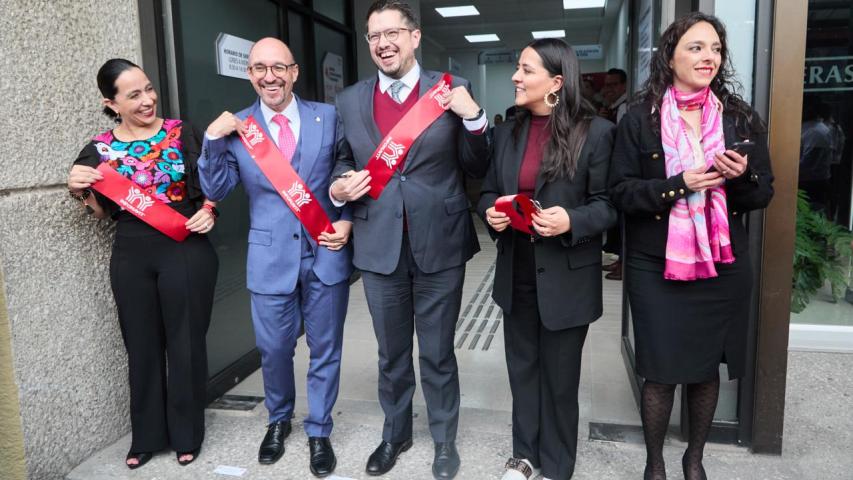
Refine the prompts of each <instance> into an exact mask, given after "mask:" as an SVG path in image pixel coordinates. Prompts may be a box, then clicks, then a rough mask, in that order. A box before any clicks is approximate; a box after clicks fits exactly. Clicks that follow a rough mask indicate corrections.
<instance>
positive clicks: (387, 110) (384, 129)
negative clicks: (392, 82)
mask: <svg viewBox="0 0 853 480" xmlns="http://www.w3.org/2000/svg"><path fill="white" fill-rule="evenodd" d="M420 84H421V82H420V81H418V83H416V84H415V87H414V88H413V89H412V91H411V92H409V96H408V97H406V100H405V101H403V103H397V102H395V101H394V99H393V98H391V89H390V88H389V89H388V90H385V93H384V94H383V93H382V92H380V91H379V82H376V89H374V90H373V119H374V120H375V121H376V126H377V127H379V133H380V134H381V135H382V137H383V138H384V137H385V135H388V133H389V132H391V129H392V128H394V125H397V122H399V121H400V119H402V118H403V115H405V114H406V112H408V111H409V109H410V108H412V107H413V106H414V105H415V104H416V103H418V93H419V92H420Z"/></svg>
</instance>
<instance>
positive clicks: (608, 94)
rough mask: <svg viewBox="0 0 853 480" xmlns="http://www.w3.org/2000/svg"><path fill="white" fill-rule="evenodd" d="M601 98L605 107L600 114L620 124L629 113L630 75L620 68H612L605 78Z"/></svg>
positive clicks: (600, 110)
mask: <svg viewBox="0 0 853 480" xmlns="http://www.w3.org/2000/svg"><path fill="white" fill-rule="evenodd" d="M601 98H602V100H603V101H604V105H602V107H601V108H600V109H599V111H598V114H599V115H601V116H602V117H604V118H606V119H608V120H610V121H611V122H613V123H615V124H618V123H619V120H622V117H623V116H624V115H625V112H627V111H628V74H627V73H625V70H622V69H620V68H611V69H610V70H608V71H607V75H605V76H604V85H603V86H602V87H601Z"/></svg>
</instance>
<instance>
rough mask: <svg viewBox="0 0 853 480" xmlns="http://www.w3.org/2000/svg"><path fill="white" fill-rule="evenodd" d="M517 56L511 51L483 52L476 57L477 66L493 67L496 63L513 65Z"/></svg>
mask: <svg viewBox="0 0 853 480" xmlns="http://www.w3.org/2000/svg"><path fill="white" fill-rule="evenodd" d="M517 61H518V55H517V54H516V53H515V52H514V51H512V50H483V51H482V52H480V54H479V55H477V64H478V65H494V64H496V63H515V62H517Z"/></svg>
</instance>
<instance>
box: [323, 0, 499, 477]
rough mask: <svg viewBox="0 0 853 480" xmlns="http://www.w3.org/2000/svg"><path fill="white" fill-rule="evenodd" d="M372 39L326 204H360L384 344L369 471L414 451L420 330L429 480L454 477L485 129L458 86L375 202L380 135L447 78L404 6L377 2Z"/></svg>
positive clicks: (352, 92)
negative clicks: (476, 184)
mask: <svg viewBox="0 0 853 480" xmlns="http://www.w3.org/2000/svg"><path fill="white" fill-rule="evenodd" d="M366 38H367V41H368V43H369V45H370V54H371V57H372V58H373V61H374V63H376V65H377V67H378V68H379V72H378V74H377V75H376V76H372V77H371V78H368V79H366V80H362V81H360V82H359V83H356V84H355V85H352V86H351V87H349V88H347V89H346V90H344V91H343V92H341V93H340V94H338V97H337V108H338V122H339V123H338V132H337V135H338V142H337V148H338V153H337V155H338V158H337V164H336V166H335V169H334V174H335V177H337V179H336V180H335V182H334V183H333V184H332V185H331V187H330V194H331V196H332V198H333V199H334V200H335V201H336V202H337V204H342V203H343V202H350V203H351V206H352V211H353V248H354V255H355V256H354V259H353V263H354V264H355V266H356V267H358V268H359V269H361V271H362V272H363V274H362V279H363V281H364V290H365V294H366V296H367V302H368V306H369V309H370V314H371V316H372V317H373V327H374V331H375V334H376V339H377V342H378V344H379V402H380V404H381V405H382V409H383V411H384V413H385V424H384V429H383V433H382V442H381V443H380V445H379V447H378V448H377V449H376V450H375V451H374V452H373V454H372V455H371V456H370V458H369V460H368V463H367V473H368V474H370V475H383V474H385V473H387V472H388V471H390V470H391V468H392V467H393V466H394V463H395V462H396V459H397V456H398V455H399V454H400V453H401V452H403V451H405V450H407V449H408V448H409V447H411V445H412V396H413V395H414V392H415V374H414V366H413V363H412V349H413V338H412V337H413V333H415V332H416V333H417V338H418V349H419V352H420V358H419V360H420V370H421V386H422V388H423V391H424V397H425V399H426V404H427V412H428V416H429V425H430V432H431V434H432V437H433V440H434V442H435V458H434V461H433V468H432V471H433V475H434V476H435V478H439V479H445V478H453V477H454V476H455V475H456V472H457V471H458V469H459V464H460V461H459V455H458V453H457V451H456V446H455V439H456V429H457V423H458V416H459V377H458V372H457V366H456V356H455V354H454V351H453V348H454V341H453V338H454V332H455V325H456V321H457V318H458V316H459V309H460V305H461V301H462V282H463V278H464V275H465V262H466V261H468V259H470V258H471V257H472V256H473V255H474V253H476V252H477V251H479V249H480V247H479V244H478V242H477V237H476V235H475V232H474V226H473V223H472V221H471V215H470V214H469V212H468V207H469V203H468V199H467V197H466V195H465V190H464V184H463V177H464V175H465V174H468V175H471V176H473V177H478V178H479V177H482V176H483V175H484V174H485V172H486V170H487V168H488V151H487V144H486V136H485V135H484V133H485V130H486V128H487V127H488V119H487V117H486V115H485V112H484V111H483V109H481V108H480V106H479V105H477V103H476V102H475V101H474V100H473V99H472V98H471V95H470V93H469V89H470V83H469V82H468V81H467V80H464V79H461V78H457V77H453V78H452V81H451V85H450V87H451V88H449V89H448V91H445V93H444V94H443V95H442V97H441V100H440V102H441V103H440V104H441V105H442V106H443V108H444V109H445V110H446V111H445V112H443V113H440V112H439V113H440V115H439V116H438V118H437V119H436V120H435V121H433V122H432V123H431V124H430V125H429V126H428V127H427V128H426V130H424V131H423V132H422V133H421V134H420V135H419V136H418V137H417V138H416V139H415V140H414V142H413V143H412V144H411V149H410V150H409V151H408V154H406V156H405V157H403V158H401V159H400V160H399V162H400V164H399V165H396V170H394V173H393V175H392V176H391V178H390V180H389V181H388V182H387V184H386V185H385V188H384V190H383V191H382V192H381V195H379V196H378V198H376V199H374V198H371V196H367V195H366V194H368V193H369V191H370V189H371V182H372V178H371V175H370V172H369V171H368V170H365V166H366V164H367V163H368V162H369V161H370V160H371V158H372V157H373V155H374V152H375V151H376V150H377V147H378V146H379V145H380V144H383V145H384V144H385V143H384V142H382V139H383V137H386V135H388V133H389V132H390V131H391V130H392V128H393V127H394V126H395V125H397V123H398V122H399V121H400V119H401V118H403V116H404V115H405V114H406V113H407V112H408V111H410V109H411V107H412V106H413V105H414V104H415V103H416V102H418V101H419V100H420V99H421V97H424V96H425V94H426V92H427V91H428V90H429V89H430V88H432V87H433V86H435V85H436V84H437V83H439V82H440V81H441V79H442V74H441V73H439V72H432V71H427V70H423V69H421V67H420V65H418V63H417V61H416V60H415V49H416V48H418V46H419V43H420V38H421V32H420V30H419V27H418V22H417V19H416V17H415V15H414V14H413V12H412V10H411V8H410V7H409V5H407V4H406V3H403V2H400V1H398V0H378V1H376V2H374V3H373V4H372V5H371V7H370V8H369V10H368V13H367V35H366ZM427 98H429V97H425V99H427ZM389 168H390V165H389ZM372 188H374V189H375V188H376V186H375V185H374V186H373V187H372ZM375 194H376V191H374V192H373V196H376V195H375Z"/></svg>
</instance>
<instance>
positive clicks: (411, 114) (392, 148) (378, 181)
mask: <svg viewBox="0 0 853 480" xmlns="http://www.w3.org/2000/svg"><path fill="white" fill-rule="evenodd" d="M450 84H451V77H450V74H449V73H445V74H444V75H442V77H441V80H439V82H438V83H436V84H435V85H433V87H432V88H430V89H429V90H428V91H427V93H426V95H424V96H423V97H421V98H419V99H418V101H417V103H415V104H414V105H413V106H412V108H411V109H410V110H409V111H408V112H406V115H404V116H403V118H402V119H400V121H399V122H397V124H396V125H394V128H392V129H391V132H389V133H388V135H386V136H385V138H383V139H382V141H381V142H379V147H378V148H377V149H376V151H375V152H373V156H372V157H371V158H370V161H368V162H367V166H366V167H365V170H367V171H369V172H370V190H369V191H368V192H367V194H368V195H370V196H371V197H372V198H373V199H374V200H376V199H378V198H379V196H380V195H382V191H383V190H385V186H386V185H388V181H389V180H391V177H392V176H393V175H394V172H395V171H396V170H397V169H398V168H401V166H402V165H403V162H404V161H405V160H406V155H408V153H409V149H410V148H412V144H413V143H415V140H416V139H417V138H418V137H419V136H420V135H421V133H423V132H424V130H426V129H427V128H428V127H429V126H430V125H432V123H433V122H434V121H436V120H437V119H438V117H440V116H441V114H443V113H444V112H445V109H444V107H443V106H442V104H441V100H442V98H443V97H444V96H445V95H447V94H448V93H450Z"/></svg>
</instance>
